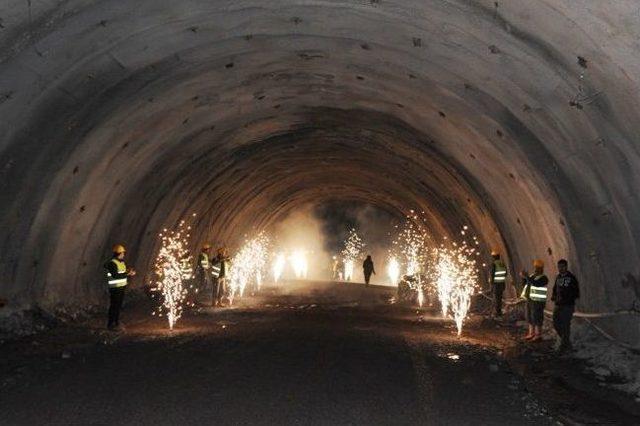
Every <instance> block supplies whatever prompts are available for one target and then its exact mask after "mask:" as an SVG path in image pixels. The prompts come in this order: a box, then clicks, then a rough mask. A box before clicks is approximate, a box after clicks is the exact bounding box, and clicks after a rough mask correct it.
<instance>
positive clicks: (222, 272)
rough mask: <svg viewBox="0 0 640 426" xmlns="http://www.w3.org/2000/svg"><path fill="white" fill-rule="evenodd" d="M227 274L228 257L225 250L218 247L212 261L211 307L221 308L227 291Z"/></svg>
mask: <svg viewBox="0 0 640 426" xmlns="http://www.w3.org/2000/svg"><path fill="white" fill-rule="evenodd" d="M228 273H229V257H228V256H227V249H226V248H224V247H220V248H219V249H218V255H217V256H216V258H215V259H214V261H213V277H214V278H215V283H214V286H213V306H222V299H223V297H224V295H225V293H226V291H227V274H228Z"/></svg>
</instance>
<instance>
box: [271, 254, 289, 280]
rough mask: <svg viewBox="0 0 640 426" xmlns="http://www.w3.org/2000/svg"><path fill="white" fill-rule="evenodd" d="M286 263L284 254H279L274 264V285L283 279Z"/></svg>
mask: <svg viewBox="0 0 640 426" xmlns="http://www.w3.org/2000/svg"><path fill="white" fill-rule="evenodd" d="M286 263H287V260H286V258H285V256H284V254H282V253H279V254H277V255H276V259H275V260H274V262H273V282H274V283H277V282H278V281H280V278H281V277H282V273H283V272H284V267H285V264H286Z"/></svg>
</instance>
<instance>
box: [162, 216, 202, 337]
mask: <svg viewBox="0 0 640 426" xmlns="http://www.w3.org/2000/svg"><path fill="white" fill-rule="evenodd" d="M188 229H189V228H188V227H186V226H185V221H181V222H180V224H179V226H178V229H177V230H176V231H168V230H167V229H166V228H165V229H164V230H163V232H162V233H161V234H160V241H161V247H160V251H159V252H158V255H157V256H156V262H155V273H156V276H157V277H158V280H157V281H156V283H155V290H156V291H159V292H160V293H161V295H162V300H163V302H162V305H161V306H159V307H158V309H157V311H156V312H154V314H156V313H157V314H158V316H162V315H163V313H166V316H167V320H168V321H169V329H171V330H173V327H174V326H175V324H176V322H177V321H178V320H179V319H180V317H181V316H182V308H183V303H184V300H185V298H186V297H187V293H188V290H187V286H186V282H187V281H188V280H189V279H191V278H192V276H193V274H192V268H191V256H190V255H189V250H188V238H189V235H188V234H187V231H188Z"/></svg>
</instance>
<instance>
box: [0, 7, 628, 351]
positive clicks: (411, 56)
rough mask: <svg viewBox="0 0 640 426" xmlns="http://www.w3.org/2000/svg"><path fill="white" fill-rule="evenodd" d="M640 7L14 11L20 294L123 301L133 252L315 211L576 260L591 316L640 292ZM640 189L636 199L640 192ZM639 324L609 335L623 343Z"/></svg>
mask: <svg viewBox="0 0 640 426" xmlns="http://www.w3.org/2000/svg"><path fill="white" fill-rule="evenodd" d="M639 19H640V8H639V6H638V4H637V3H636V2H634V1H632V0H624V1H618V2H615V3H611V2H599V1H580V2H575V1H572V0H545V1H540V2H527V1H520V0H518V1H510V2H506V1H485V0H447V1H436V0H428V1H395V0H358V1H356V0H353V1H290V0H289V1H284V0H283V1H278V0H270V1H244V0H243V1H222V0H221V1H205V0H184V1H180V2H176V1H168V0H140V1H136V2H131V1H126V0H111V1H89V0H50V1H38V2H35V1H31V0H27V1H24V0H5V1H4V2H3V3H2V6H0V134H1V135H2V137H1V139H0V141H1V142H0V166H1V172H0V173H1V176H2V179H1V182H2V191H0V204H1V205H2V208H1V210H0V224H1V226H0V244H1V246H0V247H1V251H2V253H3V256H2V260H1V261H0V274H1V276H2V277H3V278H2V284H0V297H3V298H5V299H7V300H8V302H9V303H10V304H12V305H13V306H19V307H30V306H40V307H43V308H45V309H51V310H53V309H55V308H56V307H58V306H82V305H86V304H96V303H101V301H103V299H102V298H103V297H104V295H103V293H104V292H103V288H102V287H101V283H102V281H103V270H102V262H103V261H104V258H105V257H106V256H108V255H109V251H110V247H111V245H112V244H113V243H114V242H122V243H123V244H125V245H126V246H127V247H128V249H129V253H130V259H131V262H132V263H134V264H136V265H137V267H138V269H139V270H140V271H142V272H143V275H144V276H143V278H142V279H140V280H139V283H140V285H142V284H141V283H143V282H144V281H145V280H147V279H148V276H149V274H150V273H151V272H150V269H151V265H152V263H153V258H154V255H155V250H156V249H157V244H158V240H157V234H158V232H159V230H161V229H163V228H165V227H172V226H175V225H176V224H177V223H178V222H179V221H180V220H182V219H184V218H191V217H193V216H192V215H193V214H194V213H196V216H195V219H193V231H192V240H193V241H192V242H193V244H194V245H197V244H201V243H202V242H203V241H215V242H217V243H220V244H222V243H224V244H227V245H229V246H230V247H237V245H238V244H239V243H240V241H241V240H242V238H243V235H245V234H246V233H247V232H251V231H252V230H257V229H263V228H267V227H269V226H272V225H273V224H275V223H277V222H278V221H279V220H281V219H282V217H284V216H286V215H287V214H289V213H291V212H294V211H296V209H298V208H300V207H301V206H304V205H309V204H311V205H322V204H323V203H326V202H329V201H335V200H338V201H344V202H351V201H357V202H363V203H368V204H370V205H373V206H377V207H378V208H380V209H384V210H387V211H392V212H395V213H396V214H398V215H407V214H409V212H410V211H418V212H421V215H422V216H421V217H422V218H423V220H424V221H425V223H426V225H427V226H428V227H429V229H430V230H431V231H432V233H433V235H434V236H435V237H436V238H444V237H447V236H449V237H452V236H455V235H457V234H458V232H459V231H460V229H461V227H462V226H469V227H471V229H472V230H473V231H474V233H475V234H477V235H478V237H479V239H480V240H481V241H482V247H483V249H484V250H489V249H491V248H496V249H499V250H500V251H501V252H503V253H504V254H505V257H506V260H507V262H508V265H509V268H510V269H512V270H514V271H517V270H519V269H521V268H526V267H529V265H530V264H531V261H532V260H533V259H535V258H542V259H543V260H545V262H547V263H548V264H549V265H554V264H555V262H556V261H557V260H558V259H560V258H566V259H568V260H569V264H570V265H571V269H572V271H574V273H575V274H576V275H577V276H579V277H580V282H581V286H582V296H581V299H580V303H579V309H580V310H581V311H583V312H587V313H600V312H614V311H616V310H623V309H629V308H630V306H632V305H633V303H636V302H634V301H637V299H638V297H639V296H640V281H639V280H640V264H639V263H638V259H639V256H640V253H639V246H638V241H639V238H640V217H639V216H638V213H637V212H638V210H639V209H640V199H639V198H638V192H637V188H638V187H640V173H639V170H640V168H639V165H640V155H639V148H638V146H639V145H638V129H639V128H638V126H639V125H638V122H640V120H639V114H638V111H640V96H638V94H639V93H640V62H638V57H639V55H638V54H639V51H640V46H639V45H638V39H639V37H640V29H639V28H640V27H639V26H638V25H637V23H638V20H639ZM634 188H636V189H634ZM636 319H637V317H628V316H626V317H618V316H613V317H608V318H605V319H601V320H599V321H600V322H599V323H600V326H601V327H603V328H605V329H606V330H608V332H609V333H611V334H612V335H614V336H616V337H617V338H619V339H622V340H624V341H626V342H634V341H637V339H638V338H639V337H640V323H639V322H638V321H637V320H636Z"/></svg>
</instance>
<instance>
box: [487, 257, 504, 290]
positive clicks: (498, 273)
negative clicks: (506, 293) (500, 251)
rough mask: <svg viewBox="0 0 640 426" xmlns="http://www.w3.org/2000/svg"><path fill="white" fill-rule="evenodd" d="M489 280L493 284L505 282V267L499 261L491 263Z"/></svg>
mask: <svg viewBox="0 0 640 426" xmlns="http://www.w3.org/2000/svg"><path fill="white" fill-rule="evenodd" d="M491 279H492V282H493V283H494V284H502V283H505V282H506V281H507V267H506V266H505V265H504V262H503V261H502V260H501V259H497V260H494V261H493V266H492V267H491Z"/></svg>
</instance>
